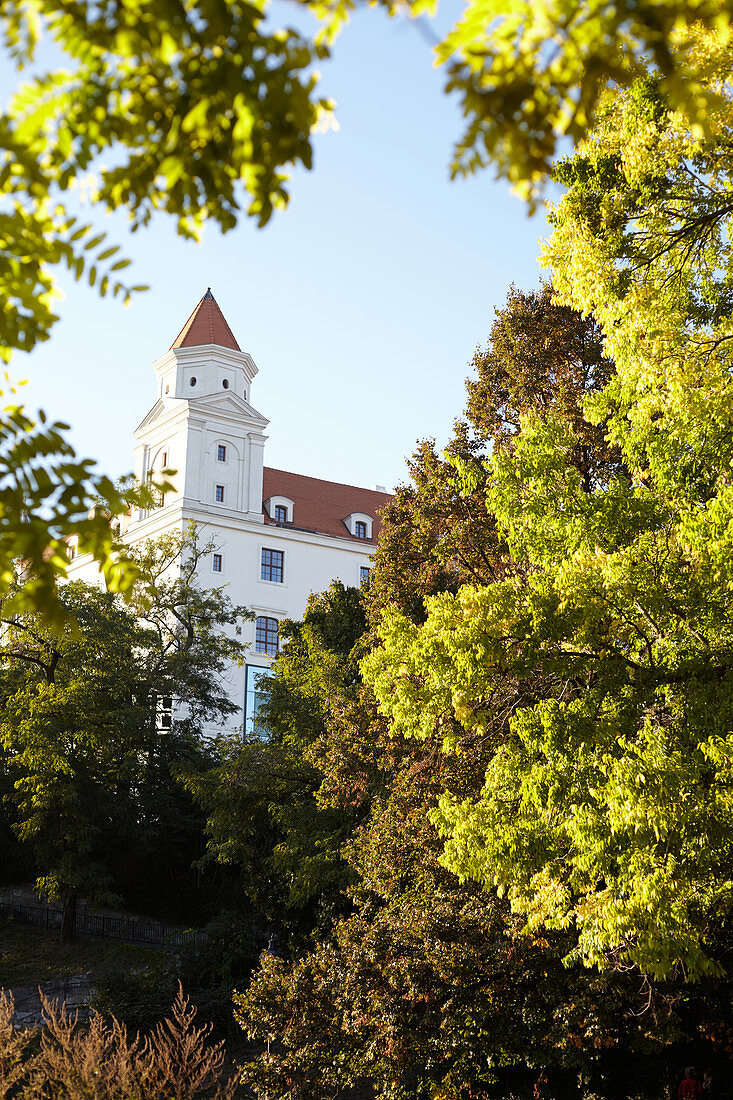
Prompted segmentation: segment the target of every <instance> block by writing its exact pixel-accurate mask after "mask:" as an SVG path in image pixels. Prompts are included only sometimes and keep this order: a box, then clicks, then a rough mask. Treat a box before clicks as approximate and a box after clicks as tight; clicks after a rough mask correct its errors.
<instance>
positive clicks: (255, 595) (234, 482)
mask: <svg viewBox="0 0 733 1100" xmlns="http://www.w3.org/2000/svg"><path fill="white" fill-rule="evenodd" d="M212 336H213V337H214V338H215V339H217V338H218V339H220V340H222V341H223V343H201V342H200V341H201V340H202V339H209V338H211V337H212ZM197 341H199V342H197ZM154 370H155V373H156V376H157V379H158V400H157V401H156V403H155V405H154V406H153V408H152V409H151V410H150V412H149V413H148V414H147V416H146V417H145V418H144V419H143V420H142V422H141V423H140V425H139V426H138V427H137V429H136V431H135V435H136V438H137V447H136V450H135V474H136V477H137V478H138V479H139V481H141V482H143V481H145V480H146V479H148V478H153V477H154V478H155V480H156V481H157V480H159V479H160V476H161V474H162V471H163V470H164V469H169V470H174V471H175V473H173V474H171V475H169V476H168V480H169V481H171V482H172V483H173V485H174V491H173V492H169V493H166V495H165V497H164V498H163V500H162V503H161V506H160V507H158V508H155V509H151V510H148V511H143V510H138V511H137V512H136V513H135V514H134V515H132V516H131V517H130V520H129V522H128V525H127V528H126V530H125V532H124V538H125V541H126V542H128V543H130V544H135V543H137V542H140V541H143V540H146V539H151V538H155V537H157V536H158V535H160V534H163V533H164V532H169V531H181V530H184V529H185V527H186V526H187V524H188V523H190V522H191V521H194V522H195V523H196V524H197V525H198V526H199V528H200V529H201V535H202V537H203V538H204V539H209V538H211V539H213V541H214V542H215V543H216V552H215V554H212V555H209V557H208V558H207V559H206V560H205V562H204V564H203V565H202V567H201V568H200V570H199V578H200V583H201V584H202V586H203V587H207V588H214V587H219V586H224V587H225V590H226V593H227V595H228V596H229V597H230V599H231V600H232V602H233V603H235V604H239V605H243V606H245V607H246V608H248V609H249V610H250V611H251V612H252V613H253V614H254V616H255V617H256V620H257V622H255V621H252V622H249V621H247V622H244V623H243V624H242V637H243V639H244V641H246V642H247V643H248V645H249V650H248V656H247V667H246V668H244V669H238V668H232V669H231V670H230V671H229V677H228V678H229V684H230V692H231V697H232V700H233V702H234V703H235V704H236V706H237V707H238V715H237V716H235V717H234V718H233V719H232V720H231V722H230V727H229V728H230V729H235V728H241V727H242V725H243V723H244V722H245V720H246V718H247V717H249V718H250V719H251V717H252V713H253V696H254V692H255V686H256V678H257V674H258V670H259V671H261V670H262V669H266V668H267V667H268V665H269V663H270V661H271V654H270V653H268V652H267V650H268V649H269V650H270V651H272V648H273V630H276V624H277V623H279V622H280V621H282V620H283V619H286V618H292V619H299V618H302V615H303V612H304V609H305V604H306V600H307V598H308V596H309V594H310V593H311V592H320V591H322V590H323V589H325V588H326V587H327V586H328V585H329V583H330V582H331V581H332V580H334V579H340V580H341V581H343V583H344V584H345V585H353V586H358V585H359V584H360V583H361V582H362V580H364V579H365V575H364V570H367V569H368V568H369V566H370V562H371V556H372V554H373V553H374V549H375V540H376V534H377V529H378V525H379V520H378V514H377V510H378V509H379V508H381V507H382V506H383V505H384V504H385V503H386V502H387V501H388V500H389V496H388V495H387V494H386V493H385V492H384V490H383V489H382V488H381V486H380V487H379V489H375V490H367V489H361V488H358V487H355V486H346V485H340V484H337V483H334V482H327V481H321V480H319V479H314V478H309V477H307V476H304V475H300V474H294V473H288V472H286V471H279V470H273V469H269V468H267V467H265V465H264V451H265V443H266V439H267V437H266V435H265V429H266V428H267V424H268V421H267V420H266V419H265V417H264V416H262V414H261V413H259V412H258V411H257V410H256V409H255V408H254V406H253V405H252V404H251V388H252V383H253V379H254V378H255V375H256V374H257V366H256V365H255V363H254V360H253V359H252V357H251V356H250V355H249V354H247V353H246V352H243V351H241V350H239V348H238V345H237V343H236V340H235V339H234V337H233V336H232V334H231V331H230V330H229V327H228V325H227V324H226V321H224V318H223V317H222V315H221V313H220V311H219V307H218V306H217V304H216V302H215V301H214V299H213V297H212V296H211V293H210V291H207V294H206V295H205V296H204V298H202V300H201V302H199V304H198V305H197V307H196V309H195V310H194V312H193V314H192V315H191V317H190V318H189V321H188V322H187V324H186V326H184V329H183V330H182V333H181V335H180V336H179V338H178V340H177V341H176V342H175V343H174V345H173V347H171V348H170V350H169V351H168V352H166V354H165V355H163V356H161V358H160V359H158V360H157V361H156V362H155V363H154ZM69 575H70V577H73V578H82V579H85V580H93V579H96V578H97V577H98V573H97V571H96V566H95V565H94V563H93V561H92V560H91V559H90V558H89V557H85V556H81V557H77V558H76V559H75V560H74V561H73V563H72V566H71V568H70V570H69ZM257 627H259V630H257Z"/></svg>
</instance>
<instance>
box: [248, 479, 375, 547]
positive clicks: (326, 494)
mask: <svg viewBox="0 0 733 1100" xmlns="http://www.w3.org/2000/svg"><path fill="white" fill-rule="evenodd" d="M262 497H263V499H264V500H269V499H270V497H288V499H289V500H292V501H293V502H294V507H293V522H292V523H288V524H287V526H288V527H294V528H296V529H297V528H300V529H301V530H304V531H317V532H319V533H320V534H323V535H336V536H337V537H338V538H342V539H350V538H353V539H354V541H355V542H364V539H357V538H355V536H353V535H351V534H350V532H349V529H348V527H347V526H346V524H345V523H344V520H345V519H346V517H347V516H350V515H351V513H352V512H362V513H364V515H367V516H371V517H372V518H373V520H374V523H373V524H372V537H371V540H368V541H370V542H376V541H377V538H378V537H379V532H380V529H381V527H382V522H381V520H380V518H379V515H378V510H379V509H380V508H383V507H384V506H385V504H389V502H390V500H391V499H392V494H391V493H382V492H379V491H378V490H376V489H360V488H359V487H358V486H357V485H340V484H339V483H338V482H337V481H322V480H321V478H318V477H306V476H305V475H304V474H291V473H289V472H288V471H287V470H273V469H272V468H271V467H269V466H265V468H264V470H263V481H262ZM265 523H274V520H271V519H270V517H269V516H268V515H267V513H265Z"/></svg>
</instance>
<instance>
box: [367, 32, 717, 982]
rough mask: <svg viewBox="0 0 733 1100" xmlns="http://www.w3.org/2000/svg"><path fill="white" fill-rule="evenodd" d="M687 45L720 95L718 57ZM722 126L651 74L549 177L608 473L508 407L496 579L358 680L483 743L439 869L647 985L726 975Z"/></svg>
mask: <svg viewBox="0 0 733 1100" xmlns="http://www.w3.org/2000/svg"><path fill="white" fill-rule="evenodd" d="M699 49H700V53H701V55H702V54H704V56H705V57H706V60H707V64H708V65H709V67H710V70H711V71H712V72H713V74H714V75H715V74H720V79H721V80H722V79H727V75H728V74H729V69H730V55H729V51H728V49H727V47H726V48H720V47H719V46H715V47H714V46H711V45H710V43H708V42H707V40H702V41H701V43H700V47H699ZM730 112H731V106H730V103H729V102H727V101H726V102H725V103H723V104H722V105H721V107H720V108H719V110H718V111H717V113H716V114H715V115H714V116H713V117H712V118H711V120H710V126H711V128H712V130H713V131H714V137H713V138H709V139H708V138H705V137H704V136H700V134H699V133H698V132H697V131H692V130H690V129H689V128H687V126H686V124H685V122H684V119H683V118H682V117H681V116H680V115H679V114H678V113H675V112H673V111H671V110H670V109H669V106H668V105H667V104H666V102H665V100H664V98H663V97H662V96H661V93H660V91H659V87H658V85H657V84H656V83H654V82H649V81H645V82H642V83H640V84H638V85H636V86H635V87H634V88H633V89H632V90H631V91H630V92H629V93H628V94H626V95H624V96H618V95H617V96H614V97H613V99H611V100H609V101H608V104H607V108H606V112H605V114H604V117H603V120H602V123H601V124H600V125H599V128H598V132H597V133H596V134H594V135H593V136H592V137H591V138H590V139H589V141H588V143H587V145H586V146H585V147H583V148H582V149H581V150H580V151H579V152H578V154H577V155H576V157H575V158H574V159H573V160H572V161H570V162H569V163H568V164H567V165H566V166H564V168H563V171H562V178H563V179H564V181H565V182H566V183H567V184H568V185H569V186H570V191H569V193H568V196H567V197H566V198H565V199H564V200H563V202H562V203H561V204H560V206H559V208H558V210H557V212H556V214H555V221H556V224H557V230H556V234H555V236H554V238H553V239H552V241H551V242H550V244H549V245H548V257H549V258H550V259H551V260H552V262H553V263H554V268H555V269H554V278H555V281H556V284H557V286H558V287H559V289H560V292H561V295H562V300H563V301H565V302H566V303H567V304H568V305H571V306H573V307H575V308H580V309H585V310H591V309H592V310H593V312H594V313H595V315H596V317H597V318H598V319H599V320H600V322H601V323H602V325H603V328H604V332H605V333H606V338H605V347H606V351H607V353H608V354H611V355H613V357H614V360H615V363H616V373H615V374H614V376H613V377H612V378H611V379H610V381H609V383H608V385H607V386H606V387H605V388H603V389H602V390H601V391H600V392H599V393H597V394H595V395H591V396H589V397H588V398H587V399H586V400H585V402H584V406H583V407H584V410H585V414H586V416H587V418H588V420H589V422H590V423H591V424H604V425H605V431H606V437H607V439H608V440H609V442H611V443H612V444H613V445H614V446H615V447H616V448H617V449H618V450H619V452H620V454H621V456H622V464H621V465H620V467H619V468H618V470H617V471H616V472H615V473H614V474H613V475H612V476H611V477H610V478H609V479H608V480H607V481H606V482H601V483H596V484H591V485H590V486H589V485H588V484H587V483H585V482H584V479H583V478H582V476H581V474H580V472H579V470H578V468H577V464H576V463H575V462H574V461H573V459H574V456H575V455H576V454H577V449H578V445H579V435H578V430H577V428H576V426H575V425H574V424H573V422H572V420H570V419H568V418H567V417H563V416H562V415H561V413H560V411H559V410H558V411H557V412H556V413H553V414H552V415H551V416H547V417H545V418H544V419H542V418H540V417H539V416H537V415H534V414H527V415H526V416H525V417H524V418H523V420H522V424H521V432H520V434H519V436H518V438H517V440H516V443H515V445H514V446H513V447H511V448H509V449H499V450H497V451H496V452H495V454H494V455H493V456H492V459H491V461H490V462H489V464H488V473H487V500H488V502H489V507H490V509H491V511H492V513H493V515H494V516H495V517H496V521H497V524H498V528H499V531H500V532H501V535H502V537H503V538H504V539H505V540H506V544H507V546H508V548H509V551H510V554H511V558H512V562H513V573H512V575H510V576H507V577H506V578H505V579H504V580H502V581H501V582H499V583H497V584H493V585H488V586H483V587H481V588H478V587H476V586H470V585H467V586H464V587H463V588H462V589H461V590H460V591H459V592H458V593H457V594H456V595H452V594H446V595H439V596H436V597H433V598H432V599H430V600H429V601H428V615H427V619H426V622H425V624H424V625H422V626H416V625H415V624H413V623H411V622H409V621H408V620H407V619H405V618H404V617H403V616H401V615H400V614H398V613H395V612H393V611H388V612H387V613H386V615H385V618H384V624H383V628H382V637H383V641H384V648H382V649H379V650H375V652H374V653H373V654H372V655H371V656H370V658H369V660H368V665H367V669H368V676H369V679H370V682H371V683H372V684H373V686H374V689H375V691H376V693H377V696H378V699H379V703H380V707H381V709H382V711H383V713H384V714H386V715H388V716H389V718H390V720H391V721H392V723H393V724H394V726H395V727H396V728H398V729H399V730H401V731H402V732H403V733H404V734H405V735H408V736H418V737H429V736H433V734H434V731H435V729H436V728H437V729H444V730H445V733H446V743H453V744H460V740H461V738H460V737H456V736H455V732H454V730H455V723H456V722H458V723H460V725H461V727H462V728H464V729H465V730H467V731H469V733H470V735H471V736H476V735H479V736H490V737H493V738H494V739H495V745H496V752H495V755H494V756H493V757H492V760H491V762H490V763H489V766H488V768H487V773H486V781H485V786H484V788H483V792H482V794H481V796H480V798H478V799H476V798H470V799H468V800H462V799H460V798H458V797H454V796H453V795H452V794H451V793H450V792H447V793H446V795H445V796H444V797H443V799H442V801H441V806H440V813H439V815H438V817H437V818H436V820H437V821H438V823H439V825H440V827H441V829H442V830H443V831H444V833H445V835H446V837H447V838H448V846H447V849H446V857H445V858H446V864H447V866H449V867H450V868H452V869H453V870H454V871H456V872H457V873H459V874H461V875H465V876H470V877H472V878H475V879H477V880H478V881H480V882H482V883H484V884H485V885H486V886H487V888H492V887H494V886H498V887H499V889H500V890H501V891H502V892H506V893H507V894H508V897H509V899H510V901H511V905H512V908H513V910H514V911H515V912H518V913H522V914H524V915H525V916H526V918H527V920H528V926H529V927H530V928H533V929H537V928H540V927H542V926H544V927H547V928H576V929H577V931H578V945H577V949H576V950H575V952H574V953H573V957H578V958H580V959H582V960H583V961H584V962H586V963H587V964H593V965H596V966H602V967H603V966H608V965H612V964H614V963H615V962H617V961H626V962H628V961H631V962H633V963H635V964H636V965H638V966H639V967H640V968H641V969H642V970H643V971H644V972H646V973H648V974H651V975H656V976H665V975H671V974H672V973H674V972H675V969H676V968H677V967H682V968H683V969H684V972H685V973H687V974H688V975H690V976H692V977H694V976H699V975H701V974H704V973H716V972H720V968H721V963H720V960H719V959H718V957H717V945H718V937H719V931H720V928H721V926H723V927H725V926H726V925H727V922H728V920H729V915H730V910H731V882H732V881H733V880H732V878H731V871H732V867H733V865H732V864H731V850H730V836H731V806H732V805H733V803H732V802H731V790H732V788H733V777H732V776H731V771H730V760H731V748H730V727H731V694H730V691H731V683H732V682H733V680H732V676H733V669H732V668H731V664H730V649H731V633H730V622H731V607H730V599H729V592H730V577H729V574H730V562H731V542H730V539H731V534H730V518H729V517H730V509H731V499H732V497H731V486H730V477H729V471H730V466H731V457H732V452H731V438H733V436H732V432H731V415H732V413H731V410H733V400H732V398H733V395H732V394H731V381H730V343H729V337H730V333H731V328H730V325H731V321H730V311H729V309H728V306H727V302H728V295H729V282H730V274H729V268H730V243H729V236H728V232H727V229H728V225H729V219H730V210H728V211H727V212H726V203H725V196H726V195H729V194H730V189H731V177H730V163H729V158H728V155H727V153H726V149H727V148H728V144H729V142H728V135H729V132H730ZM726 219H728V220H726ZM537 670H542V673H543V674H544V675H545V676H546V677H547V678H548V679H547V689H546V690H545V691H544V692H542V697H541V698H539V699H537V700H533V699H531V698H530V699H527V698H520V697H518V698H517V699H516V700H515V702H514V704H513V706H512V707H511V708H509V710H508V711H507V712H506V715H505V717H506V719H507V721H505V722H503V723H500V724H497V721H496V714H497V711H496V706H495V702H494V700H495V698H496V693H497V691H501V685H502V684H503V683H504V681H505V680H506V679H507V678H508V677H513V676H526V675H527V674H528V673H533V672H536V671H537Z"/></svg>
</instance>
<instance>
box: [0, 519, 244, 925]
mask: <svg viewBox="0 0 733 1100" xmlns="http://www.w3.org/2000/svg"><path fill="white" fill-rule="evenodd" d="M205 552H206V548H205V547H202V546H199V545H198V543H197V541H196V539H195V536H194V535H191V534H189V535H188V536H168V537H165V538H164V539H163V540H161V542H160V543H158V544H157V545H156V544H152V545H148V546H146V547H144V548H143V549H142V550H141V551H140V552H139V553H138V554H137V559H138V566H139V569H140V573H141V578H142V579H141V581H140V584H139V590H138V594H137V597H136V599H137V601H138V605H137V607H136V606H135V604H133V607H132V608H130V607H126V606H125V605H124V604H123V603H121V601H120V599H119V597H118V596H117V595H116V594H114V593H110V592H105V591H103V590H102V589H100V588H99V587H97V586H94V585H91V586H90V585H85V584H83V583H81V582H74V583H72V584H69V585H66V586H65V587H64V588H63V590H62V592H61V594H60V599H61V600H62V601H63V604H64V609H65V612H66V615H65V618H64V622H63V625H61V626H58V627H53V628H51V627H49V626H48V624H47V622H46V620H45V618H44V617H43V616H39V615H36V616H33V615H30V614H26V615H23V616H19V615H16V614H11V615H8V616H4V617H3V619H2V622H3V648H2V652H1V653H0V658H1V659H2V663H3V670H4V676H3V685H2V688H3V695H4V697H5V698H4V707H3V715H2V722H1V723H0V739H1V743H2V749H3V756H4V768H3V770H4V771H5V773H6V774H7V775H8V777H9V778H11V779H12V781H13V787H12V789H11V790H10V791H9V792H8V794H7V796H6V797H7V798H8V799H9V800H10V801H11V802H12V804H13V806H14V814H15V817H16V821H17V830H18V833H19V836H20V838H21V840H22V841H23V842H24V843H25V844H27V845H28V847H29V848H30V849H31V850H32V852H33V856H34V861H35V866H36V873H37V875H38V885H39V888H40V889H41V890H43V891H44V892H45V893H47V894H48V895H49V896H52V897H58V896H61V897H62V899H63V902H64V914H63V923H62V940H66V939H68V938H70V936H71V935H72V934H73V928H74V919H75V907H76V900H77V898H78V896H79V895H85V896H87V897H88V898H90V899H91V900H92V901H97V902H101V901H104V900H106V901H109V900H110V898H111V897H112V896H113V885H114V879H115V871H116V870H119V868H120V864H123V865H124V860H125V856H124V853H126V852H128V851H130V850H132V851H135V850H136V847H146V846H147V845H148V844H149V843H150V842H151V840H152V838H153V837H154V835H155V833H156V832H158V831H159V830H160V828H161V823H163V822H164V821H165V814H166V803H167V801H168V800H169V799H170V797H171V786H172V784H173V782H174V773H175V770H176V768H178V767H182V766H183V765H184V764H188V765H189V766H190V764H191V763H192V761H195V762H196V763H198V766H203V760H202V757H203V755H204V754H203V752H202V746H201V742H200V730H201V723H202V722H203V721H204V720H207V719H208V720H212V719H216V718H219V717H223V716H225V715H226V714H228V713H230V711H231V710H232V704H231V702H230V701H229V699H228V696H227V694H226V692H224V691H223V690H222V688H221V686H220V684H219V682H218V681H219V677H220V674H221V671H222V669H223V666H224V662H225V660H228V659H232V658H235V657H238V656H240V655H241V653H242V652H243V647H242V646H241V644H240V643H239V642H237V640H236V638H233V639H232V638H229V637H227V636H226V635H225V634H223V633H221V630H222V628H223V627H224V626H226V625H231V624H232V623H235V622H238V621H239V620H240V618H241V616H242V615H243V614H244V612H243V611H242V609H241V608H234V607H233V606H232V605H231V603H230V601H229V600H228V598H227V597H226V596H225V595H224V594H223V593H222V592H221V591H220V590H214V591H210V592H206V591H203V592H202V591H199V590H198V589H197V588H196V586H195V585H194V583H193V571H194V569H195V566H194V564H193V563H195V562H197V561H198V559H199V558H200V556H201V554H202V553H205ZM171 568H174V569H176V572H177V573H179V575H178V576H176V577H175V579H171V580H166V579H165V578H164V576H163V574H164V571H167V570H170V569H171ZM136 611H138V612H140V614H141V615H144V616H145V618H144V621H141V620H140V619H139V618H138V617H137V615H136ZM181 626H185V628H186V629H185V631H184V630H181V629H179V628H180V627H181ZM166 697H171V698H172V697H175V698H176V699H177V700H178V701H179V704H180V705H183V706H185V708H186V712H185V714H184V715H183V716H182V717H181V718H180V719H176V718H173V720H172V722H171V725H170V728H167V727H166V726H164V725H162V721H163V714H162V712H161V703H162V701H163V700H164V699H165V698H166Z"/></svg>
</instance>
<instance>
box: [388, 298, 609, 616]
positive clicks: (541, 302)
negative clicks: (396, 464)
mask: <svg viewBox="0 0 733 1100" xmlns="http://www.w3.org/2000/svg"><path fill="white" fill-rule="evenodd" d="M471 366H472V368H473V372H474V374H473V376H472V377H470V378H469V379H468V380H467V387H468V403H467V407H466V415H465V418H464V419H462V420H457V421H456V423H455V427H454V432H453V437H452V439H451V440H450V442H449V444H448V446H447V448H446V449H445V451H444V452H443V453H442V454H438V453H437V452H436V450H435V446H434V444H433V443H432V442H431V441H429V440H425V441H423V442H422V443H421V444H420V446H419V448H418V450H417V451H416V452H415V454H414V455H413V457H412V460H411V461H410V462H409V463H408V466H409V471H410V475H411V481H410V483H408V484H407V485H402V486H400V487H399V488H398V489H397V492H396V494H395V498H394V500H393V501H392V502H391V503H390V504H389V505H388V506H387V508H386V509H385V511H384V515H383V520H384V526H383V530H382V534H381V536H380V543H379V548H378V550H377V554H376V560H375V569H374V572H373V579H372V592H371V601H370V608H371V612H372V615H374V614H375V613H378V612H381V611H382V610H384V609H386V608H388V607H390V606H391V607H398V608H400V609H401V610H402V611H403V612H405V613H406V614H408V615H410V617H411V618H412V619H414V620H415V621H422V618H423V617H424V613H425V612H424V599H425V597H426V596H430V595H434V594H435V593H436V592H443V591H453V592H455V591H457V590H458V588H459V587H460V586H461V585H462V584H471V583H473V584H480V585H484V584H491V583H493V582H494V581H496V580H500V579H501V578H502V577H503V576H504V574H505V572H506V569H507V566H508V556H507V548H506V544H505V542H504V541H503V539H502V538H501V537H500V535H499V533H498V531H497V526H496V520H495V517H494V515H493V513H492V511H491V508H490V505H489V503H488V502H487V498H486V488H487V480H486V478H487V472H486V465H485V462H486V459H487V457H488V456H489V455H490V454H491V453H492V451H504V450H507V449H511V448H512V447H513V445H514V443H515V439H516V436H517V433H518V432H519V428H520V422H521V418H522V417H523V416H526V415H527V414H530V413H531V414H534V415H536V416H537V417H539V418H540V419H541V420H543V421H544V420H545V419H546V418H547V417H548V416H550V415H554V414H558V415H560V416H561V417H563V418H565V419H567V420H568V422H569V423H571V424H572V425H573V428H574V430H575V432H576V435H577V444H576V447H575V450H574V453H573V456H572V458H573V462H574V463H575V465H576V466H577V468H578V471H579V473H580V475H581V477H582V478H583V479H584V482H585V483H586V484H587V485H590V484H591V483H593V484H595V483H596V482H598V481H605V480H607V479H608V477H610V476H611V474H612V473H613V472H614V470H616V469H617V467H618V465H619V462H620V452H619V451H618V450H617V449H616V448H614V447H609V445H608V444H607V443H606V441H605V439H604V428H603V426H595V425H591V424H588V423H587V422H586V421H585V420H584V419H583V416H582V411H581V406H582V402H583V399H584V398H585V396H586V395H587V394H590V393H594V392H596V391H597V390H599V389H602V388H603V386H604V385H605V384H606V383H607V382H608V380H609V378H610V377H611V374H612V370H613V364H612V361H611V360H610V359H608V358H607V357H606V356H605V355H604V352H603V348H602V337H601V330H600V328H599V326H598V324H597V322H596V321H595V320H594V319H593V317H592V316H591V317H583V316H582V315H581V314H580V313H579V312H578V311H576V310H573V309H570V308H568V307H565V306H561V305H559V304H558V303H556V302H555V301H554V299H553V289H552V287H551V285H550V284H549V283H547V284H545V285H544V286H543V287H542V288H541V289H540V290H539V291H529V292H527V291H522V290H519V289H518V288H516V287H512V288H511V289H510V291H509V294H508V296H507V302H506V305H505V306H504V307H502V308H501V309H498V310H496V317H495V320H494V323H493V325H492V328H491V334H490V338H489V342H488V344H487V346H486V347H485V348H479V349H478V350H477V351H476V354H475V356H474V358H473V362H472V364H471Z"/></svg>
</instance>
